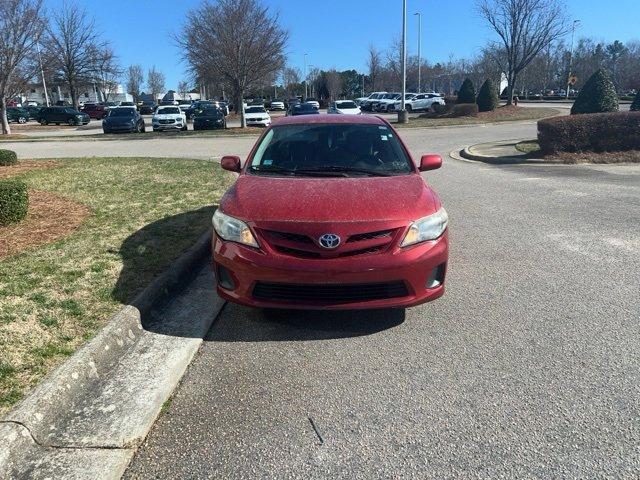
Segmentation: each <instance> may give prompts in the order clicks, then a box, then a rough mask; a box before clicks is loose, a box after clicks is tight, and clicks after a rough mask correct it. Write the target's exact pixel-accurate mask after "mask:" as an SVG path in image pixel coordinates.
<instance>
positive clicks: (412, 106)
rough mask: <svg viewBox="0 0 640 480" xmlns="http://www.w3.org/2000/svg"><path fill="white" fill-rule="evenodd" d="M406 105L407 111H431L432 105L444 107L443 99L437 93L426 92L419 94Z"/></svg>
mask: <svg viewBox="0 0 640 480" xmlns="http://www.w3.org/2000/svg"><path fill="white" fill-rule="evenodd" d="M405 103H406V105H405V106H406V108H407V111H409V112H411V111H414V110H415V111H419V110H432V109H433V105H435V104H440V105H444V104H445V101H444V98H442V96H441V95H440V94H439V93H435V92H427V93H419V94H417V95H416V96H415V97H413V98H412V99H411V100H409V101H408V102H405ZM398 108H399V107H398Z"/></svg>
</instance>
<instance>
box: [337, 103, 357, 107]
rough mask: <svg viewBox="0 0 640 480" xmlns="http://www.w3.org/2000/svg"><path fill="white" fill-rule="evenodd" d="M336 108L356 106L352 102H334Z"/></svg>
mask: <svg viewBox="0 0 640 480" xmlns="http://www.w3.org/2000/svg"><path fill="white" fill-rule="evenodd" d="M335 105H336V107H337V108H358V106H357V105H356V104H355V103H354V102H336V103H335Z"/></svg>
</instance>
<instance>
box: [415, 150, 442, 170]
mask: <svg viewBox="0 0 640 480" xmlns="http://www.w3.org/2000/svg"><path fill="white" fill-rule="evenodd" d="M441 166H442V157H441V156H440V155H438V154H437V153H430V154H428V155H423V156H422V158H420V168H418V170H420V171H421V172H426V171H428V170H435V169H437V168H440V167H441Z"/></svg>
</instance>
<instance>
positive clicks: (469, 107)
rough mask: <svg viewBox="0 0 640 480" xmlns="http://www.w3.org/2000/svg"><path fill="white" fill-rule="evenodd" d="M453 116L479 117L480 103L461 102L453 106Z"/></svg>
mask: <svg viewBox="0 0 640 480" xmlns="http://www.w3.org/2000/svg"><path fill="white" fill-rule="evenodd" d="M451 116H453V117H477V116H478V105H477V104H475V103H459V104H458V105H456V106H454V107H453V111H452V112H451Z"/></svg>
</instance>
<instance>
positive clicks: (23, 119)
mask: <svg viewBox="0 0 640 480" xmlns="http://www.w3.org/2000/svg"><path fill="white" fill-rule="evenodd" d="M18 123H21V124H25V123H27V119H26V118H24V117H18Z"/></svg>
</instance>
